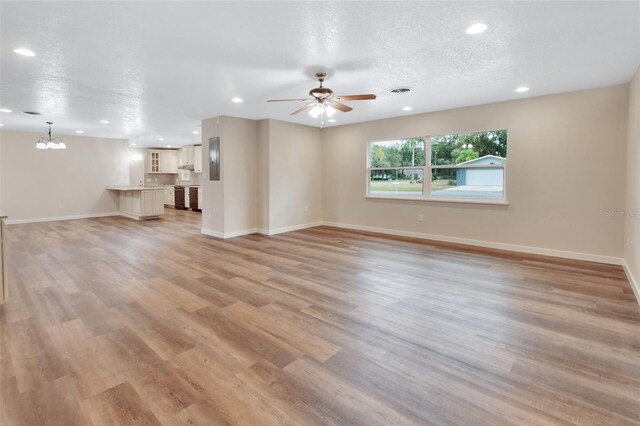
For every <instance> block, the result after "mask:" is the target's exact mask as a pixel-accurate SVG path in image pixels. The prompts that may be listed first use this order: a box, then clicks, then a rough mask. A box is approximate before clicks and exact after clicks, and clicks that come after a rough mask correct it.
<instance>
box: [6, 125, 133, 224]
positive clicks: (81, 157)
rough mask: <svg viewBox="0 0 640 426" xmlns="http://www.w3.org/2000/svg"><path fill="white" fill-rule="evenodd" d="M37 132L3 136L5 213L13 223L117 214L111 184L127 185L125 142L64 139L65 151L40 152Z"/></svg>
mask: <svg viewBox="0 0 640 426" xmlns="http://www.w3.org/2000/svg"><path fill="white" fill-rule="evenodd" d="M40 136H42V135H41V134H39V133H25V132H11V131H2V132H0V150H1V151H2V155H1V166H0V173H1V174H2V179H1V182H2V186H1V192H2V209H3V212H4V213H5V214H7V215H9V216H10V217H9V219H10V220H24V219H40V218H52V217H68V216H84V215H98V214H104V213H113V212H117V211H118V199H117V196H116V194H114V193H112V192H111V191H107V190H106V189H105V187H106V186H108V185H118V184H127V183H128V181H129V150H128V147H127V144H128V143H127V141H126V140H119V139H99V138H90V137H83V136H66V135H64V136H62V138H63V140H64V142H65V144H66V145H67V149H66V150H56V151H52V150H37V149H35V148H34V145H35V143H36V141H37V140H38V138H39V137H40Z"/></svg>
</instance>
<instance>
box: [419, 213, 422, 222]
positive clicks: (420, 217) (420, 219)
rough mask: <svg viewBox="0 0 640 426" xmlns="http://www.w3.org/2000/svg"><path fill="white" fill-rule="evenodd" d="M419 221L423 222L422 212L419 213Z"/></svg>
mask: <svg viewBox="0 0 640 426" xmlns="http://www.w3.org/2000/svg"><path fill="white" fill-rule="evenodd" d="M418 222H422V215H421V214H419V215H418Z"/></svg>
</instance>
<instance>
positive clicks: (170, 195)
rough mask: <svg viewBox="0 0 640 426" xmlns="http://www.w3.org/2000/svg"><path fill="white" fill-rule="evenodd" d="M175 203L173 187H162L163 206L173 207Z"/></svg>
mask: <svg viewBox="0 0 640 426" xmlns="http://www.w3.org/2000/svg"><path fill="white" fill-rule="evenodd" d="M175 203H176V197H175V188H174V187H173V186H165V187H164V204H165V205H167V206H174V205H175Z"/></svg>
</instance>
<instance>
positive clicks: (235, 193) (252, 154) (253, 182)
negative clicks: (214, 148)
mask: <svg viewBox="0 0 640 426" xmlns="http://www.w3.org/2000/svg"><path fill="white" fill-rule="evenodd" d="M256 140H257V122H256V121H255V120H247V119H244V118H235V117H222V137H221V139H220V141H221V142H220V144H221V146H222V148H221V149H222V163H223V164H224V165H225V168H224V171H223V177H222V179H223V184H224V194H225V197H224V232H225V233H234V232H241V231H244V230H247V229H252V230H256V229H257V227H258V202H257V187H258V179H257V170H256V169H257V155H258V153H257V142H256Z"/></svg>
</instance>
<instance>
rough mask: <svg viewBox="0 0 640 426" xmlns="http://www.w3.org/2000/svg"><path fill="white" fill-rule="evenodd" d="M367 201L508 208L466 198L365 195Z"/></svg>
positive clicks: (502, 202) (505, 203)
mask: <svg viewBox="0 0 640 426" xmlns="http://www.w3.org/2000/svg"><path fill="white" fill-rule="evenodd" d="M364 198H366V199H371V200H402V201H427V202H431V203H434V202H435V203H458V204H488V205H494V206H508V205H509V202H508V201H507V200H482V199H464V198H435V197H431V198H424V197H393V196H384V195H365V197H364Z"/></svg>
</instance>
